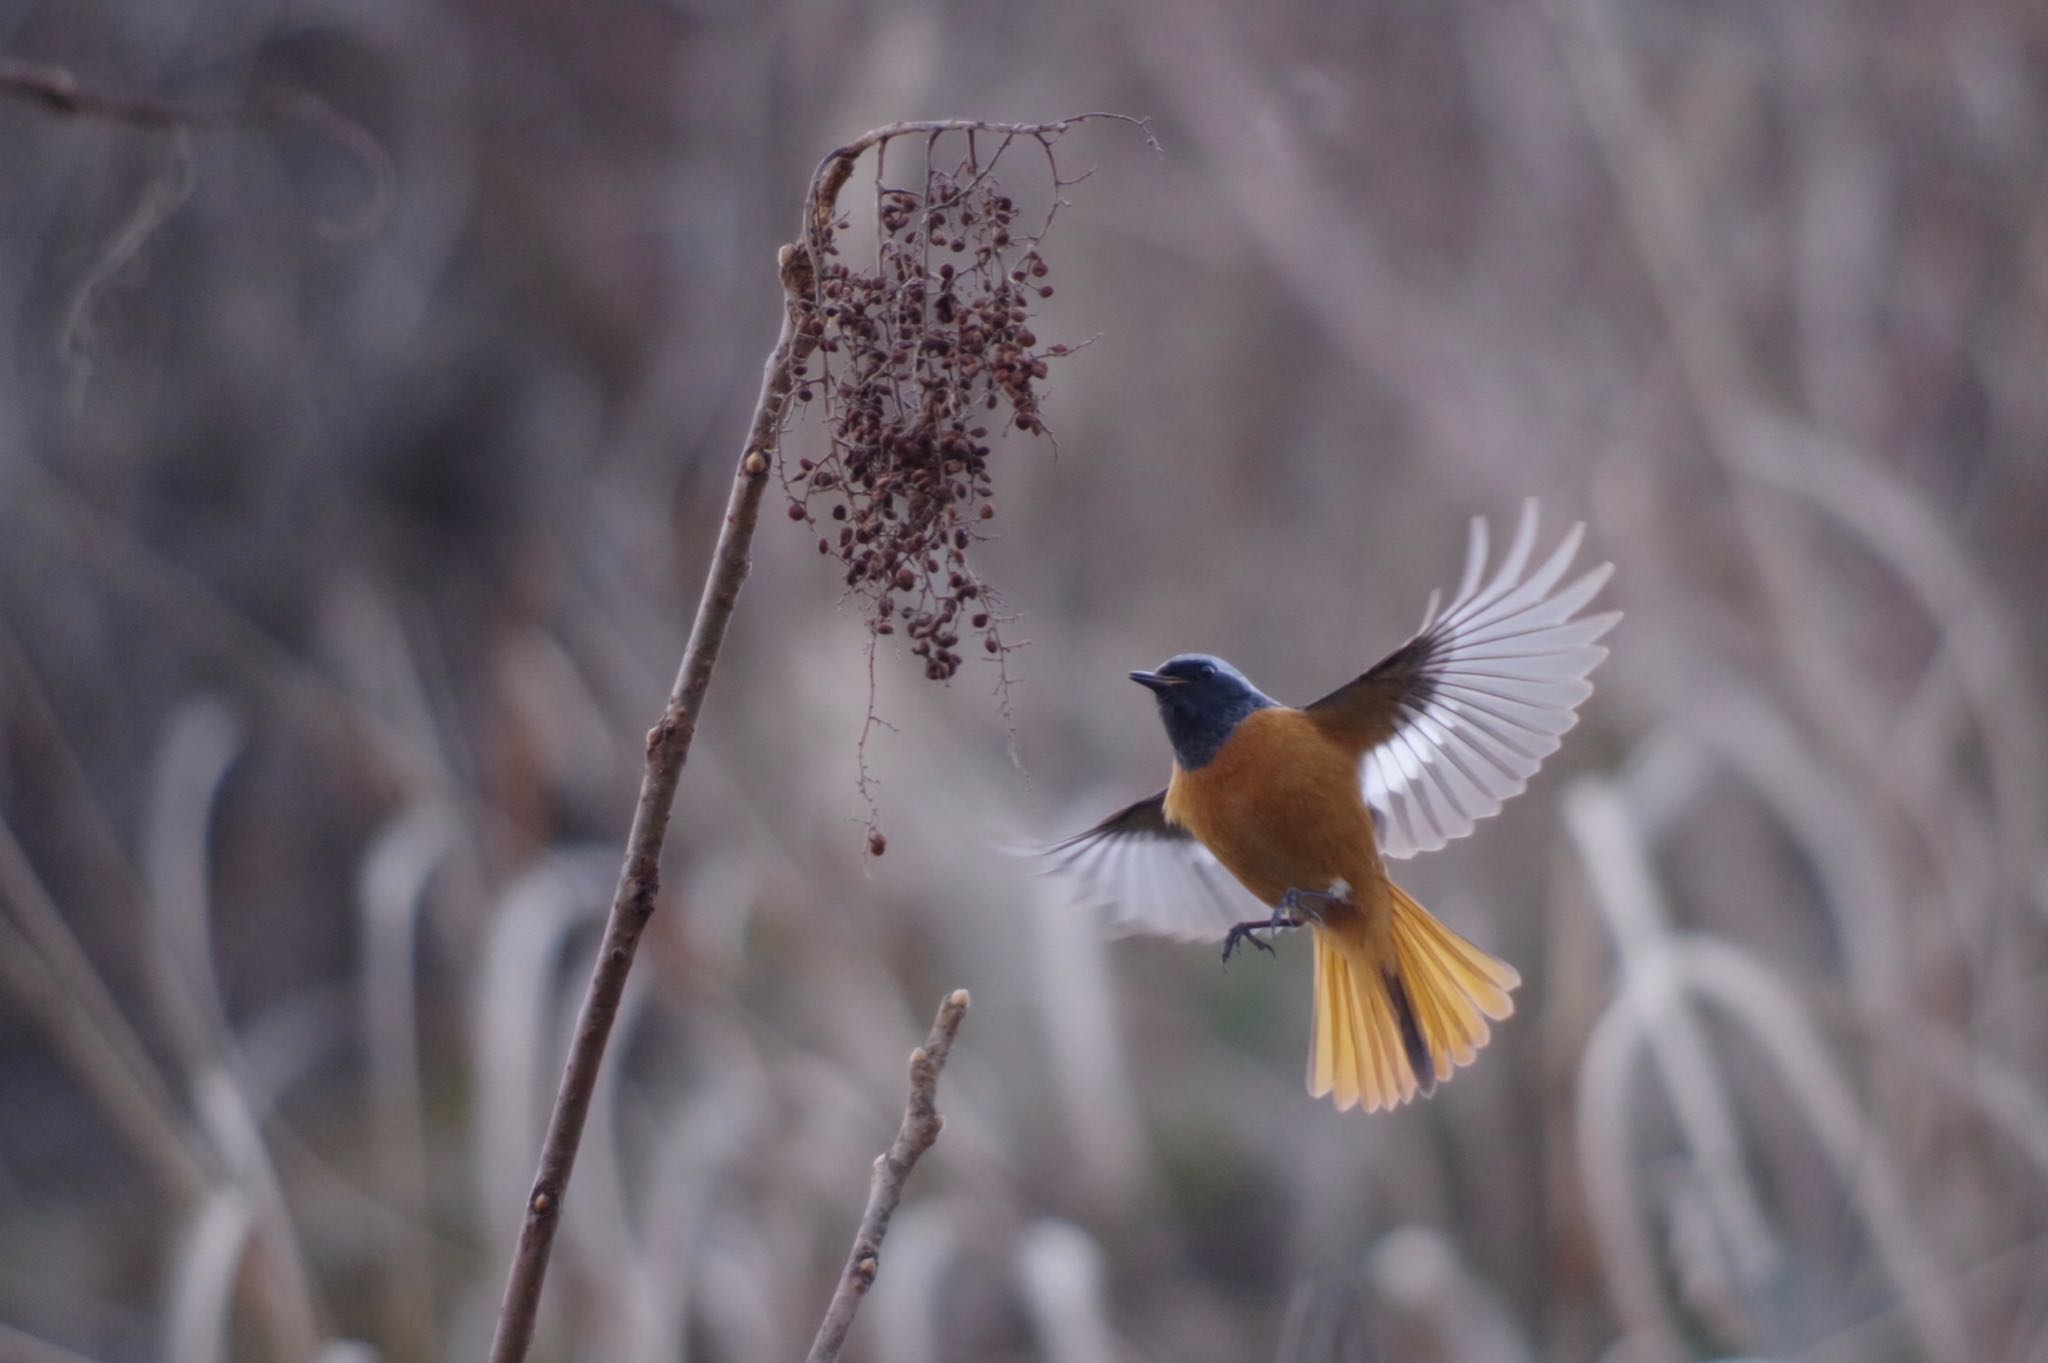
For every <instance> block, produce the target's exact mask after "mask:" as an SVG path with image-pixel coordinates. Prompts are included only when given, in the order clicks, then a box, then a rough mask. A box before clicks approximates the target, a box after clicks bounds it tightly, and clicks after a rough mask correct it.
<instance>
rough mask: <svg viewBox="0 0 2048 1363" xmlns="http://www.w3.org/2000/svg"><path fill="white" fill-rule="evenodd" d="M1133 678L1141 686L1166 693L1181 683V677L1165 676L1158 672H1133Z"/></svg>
mask: <svg viewBox="0 0 2048 1363" xmlns="http://www.w3.org/2000/svg"><path fill="white" fill-rule="evenodd" d="M1131 680H1132V681H1134V682H1136V683H1137V684H1138V685H1140V686H1144V687H1149V688H1150V689H1152V690H1154V691H1158V692H1161V693H1164V692H1165V691H1166V690H1167V689H1168V688H1170V687H1175V686H1179V685H1180V678H1179V677H1164V676H1161V675H1160V674H1159V673H1157V672H1133V673H1132V674H1131Z"/></svg>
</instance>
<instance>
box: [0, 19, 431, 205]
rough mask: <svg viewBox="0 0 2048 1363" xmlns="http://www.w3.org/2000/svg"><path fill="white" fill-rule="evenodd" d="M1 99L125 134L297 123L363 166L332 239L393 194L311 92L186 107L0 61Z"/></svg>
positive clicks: (381, 156)
mask: <svg viewBox="0 0 2048 1363" xmlns="http://www.w3.org/2000/svg"><path fill="white" fill-rule="evenodd" d="M0 98H4V99H17V100H21V101H22V102H24V103H28V104H34V105H37V106H39V107H41V108H42V109H43V110H44V111H45V112H48V113H52V114H58V115H62V116H66V117H71V118H90V119H98V120H100V121H102V122H106V123H120V124H125V125H127V126H128V127H131V128H147V129H156V130H164V129H170V130H175V131H188V130H189V131H194V132H198V131H206V130H211V129H219V128H231V127H234V126H236V125H238V124H245V123H258V122H289V123H301V124H304V125H306V126H307V127H309V128H311V129H312V130H313V131H314V132H316V133H318V134H320V135H321V136H322V137H324V138H326V139H327V140H328V141H329V142H332V143H333V144H334V145H336V146H338V147H340V148H341V149H342V150H343V151H345V152H347V153H348V155H349V156H350V157H352V158H353V159H354V160H355V161H356V163H357V164H358V165H359V166H361V167H362V171H363V175H364V176H365V178H367V179H368V180H369V183H370V192H369V194H368V195H367V196H366V198H365V201H364V205H363V208H362V210H361V211H360V212H358V213H357V214H355V215H354V216H353V217H350V218H348V219H345V220H341V221H330V222H328V223H326V224H325V229H326V231H327V232H328V234H329V235H331V236H334V237H337V238H351V237H356V236H361V235H363V234H365V233H367V232H369V231H371V230H373V229H374V228H375V227H376V226H377V224H379V223H380V222H382V221H383V220H384V217H385V215H386V214H387V213H388V212H389V211H390V209H391V204H392V201H393V199H395V198H396V196H397V188H398V171H397V168H396V167H395V166H394V165H393V164H392V162H391V156H390V154H389V153H388V152H386V151H385V150H384V146H383V144H382V143H380V142H379V141H378V140H377V139H376V138H375V137H373V136H371V134H370V132H369V130H368V129H366V128H364V127H363V125H362V124H360V123H357V122H356V121H355V120H353V119H351V118H348V117H346V116H345V115H343V114H341V113H338V112H337V111H336V110H335V109H334V108H333V107H332V106H330V105H329V104H328V103H327V102H326V101H325V100H323V99H321V98H320V97H319V96H318V95H315V94H314V93H312V92H311V91H310V90H291V89H280V90H266V91H262V92H260V93H258V94H256V95H252V96H251V97H249V98H248V99H246V100H242V101H239V102H236V103H232V104H184V103H179V102H176V101H173V100H166V99H157V98H155V97H153V96H150V95H124V94H114V93H112V92H110V91H106V90H95V89H93V88H91V87H90V86H84V85H80V84H79V83H78V77H76V76H74V75H72V74H71V73H70V72H69V71H67V70H65V69H64V68H63V67H61V66H42V65H38V64H35V63H32V62H25V61H20V60H17V59H14V58H11V57H0Z"/></svg>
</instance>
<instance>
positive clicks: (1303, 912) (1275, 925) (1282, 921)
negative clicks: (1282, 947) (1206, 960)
mask: <svg viewBox="0 0 2048 1363" xmlns="http://www.w3.org/2000/svg"><path fill="white" fill-rule="evenodd" d="M1343 902H1344V896H1342V895H1337V894H1329V893H1326V892H1324V891H1322V890H1303V889H1292V890H1289V891H1288V892H1287V893H1286V894H1283V895H1281V896H1280V902H1279V903H1278V904H1277V905H1275V906H1274V908H1273V916H1272V917H1271V918H1254V919H1252V920H1251V921H1250V922H1246V923H1233V924H1232V925H1231V928H1230V931H1229V932H1228V933H1226V934H1224V937H1223V963H1224V964H1225V965H1228V964H1230V958H1231V956H1232V955H1233V954H1234V953H1235V952H1236V951H1237V949H1238V947H1239V946H1240V945H1242V944H1243V943H1245V942H1250V943H1251V944H1252V945H1253V946H1255V947H1257V948H1258V949H1259V950H1260V951H1264V952H1271V951H1272V950H1273V945H1272V943H1270V942H1268V941H1266V939H1265V938H1263V937H1260V936H1259V935H1258V934H1259V933H1261V932H1277V931H1279V930H1280V929H1282V928H1298V927H1301V926H1302V925H1303V924H1305V923H1312V922H1315V921H1317V920H1319V919H1321V918H1322V916H1323V915H1322V912H1321V910H1320V908H1319V907H1316V906H1328V905H1331V904H1342V903H1343Z"/></svg>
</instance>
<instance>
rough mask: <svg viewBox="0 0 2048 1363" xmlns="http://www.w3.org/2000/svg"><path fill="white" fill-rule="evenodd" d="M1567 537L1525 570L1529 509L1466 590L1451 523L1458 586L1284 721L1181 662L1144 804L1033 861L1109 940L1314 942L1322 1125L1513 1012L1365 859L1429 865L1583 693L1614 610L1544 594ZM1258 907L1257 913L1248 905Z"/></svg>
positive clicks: (1163, 691) (1411, 1078)
mask: <svg viewBox="0 0 2048 1363" xmlns="http://www.w3.org/2000/svg"><path fill="white" fill-rule="evenodd" d="M1584 534H1585V526H1584V525H1575V526H1573V527H1572V529H1571V531H1570V533H1568V534H1567V535H1566V536H1565V537H1564V539H1563V541H1562V542H1560V543H1559V544H1558V546H1557V548H1556V549H1555V550H1553V551H1552V552H1551V553H1550V555H1549V556H1548V557H1547V558H1545V559H1544V560H1543V562H1542V564H1541V565H1540V566H1538V567H1537V568H1536V569H1535V570H1534V571H1533V572H1531V571H1528V569H1529V564H1530V561H1531V559H1532V556H1533V553H1534V550H1535V547H1536V503H1535V502H1534V501H1533V500H1531V501H1529V502H1527V503H1525V504H1524V506H1523V508H1522V516H1521V520H1520V523H1519V524H1518V525H1517V527H1516V529H1515V535H1514V539H1513V542H1512V543H1510V544H1509V546H1508V550H1507V554H1506V556H1505V557H1504V558H1503V559H1502V561H1501V563H1500V566H1499V567H1498V568H1497V569H1496V570H1495V571H1494V572H1493V573H1492V574H1491V575H1490V576H1489V575H1488V574H1487V571H1486V564H1487V558H1488V543H1487V528H1486V522H1485V520H1484V519H1483V518H1481V517H1476V516H1475V517H1474V518H1473V520H1472V528H1471V538H1470V541H1469V543H1468V546H1467V549H1466V554H1465V569H1464V574H1463V577H1462V579H1461V581H1460V582H1459V585H1458V590H1457V592H1456V594H1455V595H1454V596H1453V597H1452V599H1451V603H1450V605H1449V606H1448V607H1446V608H1444V610H1443V611H1442V612H1441V613H1439V612H1438V610H1437V605H1438V600H1439V598H1438V596H1437V595H1434V594H1433V595H1432V596H1431V597H1430V601H1429V607H1428V610H1427V611H1426V612H1425V614H1424V618H1423V622H1422V627H1421V628H1420V629H1419V630H1417V631H1416V633H1415V635H1414V637H1413V638H1411V639H1409V640H1408V642H1407V643H1405V644H1403V645H1401V646H1400V647H1399V648H1397V649H1395V650H1394V651H1393V652H1392V653H1389V654H1388V655H1387V656H1386V657H1384V658H1382V659H1381V660H1380V661H1379V662H1378V663H1376V664H1374V665H1373V666H1372V667H1371V668H1370V669H1369V670H1367V671H1366V672H1364V673H1362V674H1360V675H1359V676H1358V677H1356V678H1354V679H1352V680H1351V681H1349V682H1347V683H1345V684H1344V685H1343V686H1340V687H1338V688H1337V689H1336V690H1335V691H1332V692H1331V693H1330V694H1329V695H1327V696H1324V697H1323V698H1322V699H1321V700H1319V701H1316V702H1315V703H1314V704H1313V705H1309V706H1306V707H1304V708H1302V709H1294V708H1292V707H1290V706H1286V705H1282V704H1281V703H1280V702H1278V701H1276V700H1274V699H1273V698H1272V697H1270V696H1268V695H1266V694H1265V693H1264V692H1262V691H1260V690H1259V689H1258V687H1256V686H1254V685H1253V684H1252V683H1251V682H1250V681H1249V680H1248V679H1247V678H1246V677H1245V675H1244V674H1243V673H1242V672H1240V671H1238V670H1237V669H1236V668H1235V667H1232V666H1231V665H1230V664H1229V663H1227V662H1225V661H1223V660H1222V659H1221V658H1216V657H1211V656H1209V655H1207V654H1201V653H1183V654H1180V655H1178V656H1176V657H1173V658H1169V659H1168V660H1167V661H1166V662H1165V663H1163V664H1161V665H1160V667H1159V668H1158V669H1157V670H1156V671H1152V672H1133V673H1131V680H1132V681H1135V682H1137V683H1139V684H1140V685H1142V686H1145V687H1147V688H1149V689H1150V690H1151V691H1152V692H1153V693H1154V696H1155V699H1156V700H1157V702H1158V707H1159V717H1160V719H1161V720H1162V721H1163V722H1164V723H1165V726H1166V734H1167V738H1168V739H1169V740H1170V741H1171V743H1172V746H1173V774H1172V777H1171V779H1170V780H1168V782H1167V784H1166V788H1165V789H1164V790H1160V791H1157V792H1155V793H1153V794H1151V795H1148V796H1146V797H1145V798H1144V799H1142V800H1139V801H1137V802H1136V803H1135V804H1132V805H1130V806H1128V807H1127V808H1125V809H1121V810H1119V811H1117V812H1116V813H1115V814H1112V815H1110V816H1109V817H1108V818H1106V819H1104V820H1103V821H1102V822H1101V823H1099V824H1096V825H1095V826H1094V827H1093V828H1090V829H1088V830H1087V831H1086V832H1083V833H1078V834H1076V835H1074V836H1073V837H1070V838H1067V839H1066V840H1064V841H1062V842H1058V843H1055V844H1053V846H1051V847H1050V848H1048V849H1046V851H1045V855H1046V856H1047V857H1048V858H1049V862H1050V865H1051V867H1052V869H1054V870H1056V871H1059V872H1062V873H1064V874H1065V875H1067V876H1069V877H1071V878H1073V879H1074V880H1076V881H1078V882H1079V883H1080V884H1081V885H1082V886H1083V887H1084V889H1085V890H1086V891H1087V892H1088V893H1089V896H1090V897H1091V898H1093V899H1096V900H1100V901H1102V902H1103V903H1105V904H1106V905H1107V906H1108V907H1109V908H1110V910H1111V913H1112V915H1113V917H1114V919H1115V921H1116V922H1117V923H1118V925H1120V926H1122V927H1125V928H1130V929H1135V930H1139V931H1148V932H1154V933H1160V934H1164V935H1167V936H1171V937H1179V938H1183V939H1192V940H1211V941H1213V940H1217V939H1221V941H1222V943H1223V959H1224V960H1225V961H1228V960H1229V959H1230V957H1231V954H1232V953H1233V952H1234V951H1235V950H1237V949H1238V948H1239V947H1240V946H1242V945H1243V944H1244V943H1246V942H1250V943H1251V944H1252V945H1253V946H1256V947H1258V948H1259V949H1261V950H1264V951H1268V952H1270V951H1271V950H1272V947H1271V946H1270V945H1269V944H1268V942H1267V941H1266V940H1265V937H1263V936H1261V934H1267V935H1271V934H1274V933H1277V932H1279V931H1281V930H1283V929H1288V928H1299V927H1304V926H1305V927H1307V928H1308V929H1309V933H1310V936H1311V937H1312V938H1313V939H1314V942H1315V1012H1314V1018H1315V1020H1314V1032H1313V1035H1312V1038H1311V1043H1310V1054H1309V1070H1308V1088H1309V1092H1310V1093H1311V1094H1312V1095H1314V1096H1316V1097H1322V1096H1325V1095H1328V1096H1330V1097H1331V1098H1332V1099H1334V1101H1335V1102H1336V1105H1337V1107H1338V1108H1339V1109H1340V1110H1343V1109H1349V1108H1352V1107H1356V1106H1359V1105H1361V1104H1362V1105H1363V1106H1364V1108H1365V1110H1366V1111H1368V1112H1370V1111H1376V1110H1379V1109H1381V1108H1394V1107H1399V1106H1400V1105H1401V1104H1403V1103H1405V1102H1407V1101H1408V1100H1409V1099H1411V1098H1413V1097H1415V1096H1416V1095H1417V1094H1418V1093H1419V1094H1423V1095H1427V1094H1429V1093H1431V1092H1433V1091H1434V1090H1435V1087H1436V1085H1437V1083H1438V1082H1439V1081H1440V1080H1443V1079H1447V1078H1449V1076H1450V1074H1451V1072H1452V1071H1453V1070H1455V1069H1457V1068H1458V1067H1459V1066H1462V1065H1469V1064H1471V1063H1472V1060H1473V1058H1474V1056H1475V1054H1476V1053H1477V1052H1478V1050H1479V1048H1480V1047H1482V1046H1484V1045H1485V1044H1486V1043H1487V1040H1488V1039H1489V1037H1490V1035H1491V1031H1490V1028H1489V1027H1488V1021H1489V1019H1491V1020H1492V1021H1496V1022H1497V1021H1499V1020H1501V1019H1503V1018H1505V1017H1507V1016H1508V1015H1509V1014H1510V1013H1512V1012H1513V1011H1514V1000H1513V999H1512V998H1511V997H1510V995H1511V993H1512V992H1513V990H1514V989H1515V988H1516V986H1518V985H1519V984H1520V983H1521V976H1520V975H1519V974H1517V973H1516V971H1515V968H1514V967H1513V966H1511V965H1509V964H1507V963H1506V962H1505V961H1501V960H1497V959H1495V958H1494V957H1492V956H1490V955H1488V954H1487V953H1486V952H1484V951H1482V950H1480V949H1479V948H1478V947H1476V946H1474V945H1473V944H1472V943H1470V942H1468V941H1466V940H1465V939H1464V938H1463V937H1461V936H1459V935H1458V934H1457V933H1455V932H1453V931H1452V930H1451V929H1450V928H1448V927H1446V926H1445V925H1444V924H1443V923H1441V922H1439V921H1438V920H1437V919H1436V918H1435V917H1434V916H1433V915H1432V914H1431V913H1430V912H1429V910H1427V909H1425V908H1423V907H1422V905H1420V904H1418V903H1417V902H1416V901H1415V900H1414V899H1413V898H1412V897H1410V896H1409V894H1408V893H1407V892H1406V891H1405V890H1403V889H1402V888H1401V887H1400V886H1398V885H1396V884H1395V883H1394V882H1393V880H1392V879H1391V878H1390V877H1389V875H1388V874H1387V867H1386V862H1385V860H1384V859H1385V858H1388V857H1393V858H1404V857H1411V856H1414V855H1415V854H1416V853H1417V852H1431V851H1435V850H1436V849H1437V848H1439V847H1442V846H1443V845H1444V844H1445V843H1447V842H1449V841H1450V840H1451V839H1453V838H1461V837H1463V836H1464V835H1465V834H1467V833H1470V832H1471V831H1472V828H1473V825H1474V824H1476V823H1477V822H1478V821H1479V820H1481V819H1483V818H1485V817H1486V816H1488V815H1489V814H1492V813H1494V812H1496V811H1497V810H1499V809H1500V807H1501V803H1502V802H1503V801H1504V800H1506V799H1508V798H1509V797H1510V796H1513V795H1516V794H1518V793H1520V792H1521V791H1522V790H1523V789H1524V788H1525V787H1526V786H1527V785H1528V782H1529V778H1530V777H1531V776H1532V775H1534V774H1535V772H1536V769H1537V767H1538V766H1540V765H1541V764H1542V761H1543V759H1544V758H1545V757H1547V756H1549V755H1550V754H1551V753H1552V752H1554V751H1556V750H1557V747H1558V744H1559V742H1560V741H1561V736H1562V735H1563V733H1564V732H1565V731H1566V730H1567V729H1569V728H1571V727H1572V725H1573V724H1574V723H1576V722H1577V719H1578V716H1577V713H1576V712H1577V710H1578V707H1579V706H1580V704H1582V703H1583V702H1584V701H1585V699H1586V697H1587V696H1589V695H1591V694H1592V691H1593V684H1592V683H1591V682H1590V681H1588V680H1587V679H1586V678H1587V676H1588V674H1589V673H1591V672H1592V670H1593V668H1594V667H1595V666H1596V665H1597V664H1598V663H1599V662H1600V660H1601V659H1602V658H1604V657H1605V656H1606V655H1607V650H1606V649H1605V648H1603V647H1601V646H1600V645H1599V644H1598V643H1597V642H1596V641H1597V640H1599V639H1600V637H1601V636H1602V635H1604V634H1606V633H1607V631H1608V630H1609V629H1611V628H1613V626H1614V623H1615V622H1616V621H1617V620H1619V619H1620V618H1621V615H1620V613H1619V612H1607V613H1604V614H1598V615H1587V616H1580V615H1579V611H1580V610H1582V609H1583V608H1584V607H1585V606H1586V605H1587V603H1589V602H1590V601H1591V600H1592V599H1593V597H1594V595H1595V594H1597V593H1598V592H1599V590H1600V588H1601V586H1602V584H1604V583H1605V582H1606V581H1607V579H1608V577H1609V576H1610V575H1611V574H1612V572H1613V565H1612V564H1602V565H1600V566H1599V567H1597V568H1594V569H1592V570H1590V571H1588V572H1586V573H1584V574H1583V575H1581V576H1579V577H1577V578H1575V579H1573V580H1572V581H1571V582H1569V583H1566V584H1565V585H1562V586H1560V585H1559V584H1560V583H1563V582H1564V579H1565V575H1566V573H1567V571H1568V570H1569V569H1570V567H1571V562H1572V559H1573V557H1574V556H1575V555H1576V554H1577V553H1578V549H1579V543H1580V541H1581V539H1582V538H1583V537H1584ZM1262 909H1264V910H1270V912H1261V910H1262Z"/></svg>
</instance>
